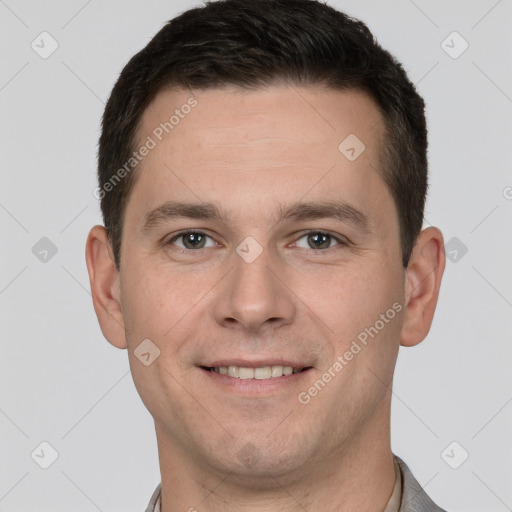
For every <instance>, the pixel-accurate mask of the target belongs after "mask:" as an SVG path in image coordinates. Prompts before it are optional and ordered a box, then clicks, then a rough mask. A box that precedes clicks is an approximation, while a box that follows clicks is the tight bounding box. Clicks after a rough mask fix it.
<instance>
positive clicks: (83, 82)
mask: <svg viewBox="0 0 512 512" xmlns="http://www.w3.org/2000/svg"><path fill="white" fill-rule="evenodd" d="M197 3H198V2H196V1H176V0H173V1H158V0H152V1H145V2H142V1H139V2H136V1H133V0H132V1H124V2H120V1H119V2H113V1H108V2H106V1H102V2H100V1H99V0H92V1H91V0H89V1H86V0H85V1H84V0H73V1H69V0H68V1H64V0H61V1H60V2H59V1H55V0H53V1H44V0H43V1H37V2H36V1H30V2H29V1H21V0H0V38H1V41H0V42H1V46H0V55H1V60H0V62H1V66H0V109H1V116H0V130H1V131H0V168H1V173H2V186H1V188H0V223H1V233H2V244H1V248H2V249H1V265H0V315H1V316H0V321H1V324H0V325H1V326H2V336H1V357H0V389H1V392H0V433H1V437H0V461H1V463H0V511H1V512H25V511H36V510H37V511H38V512H46V511H52V512H55V511H64V510H73V511H75V512H94V511H95V510H100V511H105V512H106V511H112V512H116V511H125V512H126V511H133V512H136V511H137V512H138V511H142V510H144V509H145V506H146V504H147V502H148V500H149V497H150V495H151V493H152V492H153V490H154V488H155V486H156V485H157V484H158V482H159V481H160V473H159V467H158V458H157V451H156V440H155V434H154V427H153V421H152V418H151V416H150V415H149V413H148V412H147V410H146V409H145V407H144V406H143V404H142V402H141V400H140V398H139V397H138V395H137V392H136V390H135V388H134V385H133V382H132V379H131V375H130V373H129V367H128V359H127V353H126V352H125V351H119V350H118V349H115V348H113V347H112V346H111V345H110V344H108V342H107V341H106V340H104V338H103V336H102V334H101V331H100V329H99V327H98V324H97V320H96V317H95V314H94V311H93V307H92V301H91V297H90V292H89V284H88V276H87V272H86V266H85V259H84V245H85V239H86V236H87V232H88V230H89V229H90V228H91V227H92V225H94V224H97V223H101V218H100V215H99V205H98V201H97V200H96V199H95V198H94V196H93V194H92V191H93V189H94V188H95V186H96V182H95V170H96V151H97V140H98V137H99V120H100V117H101V114H102V111H103V108H104V103H105V101H106V99H107V98H108V94H109V93H110V90H111V88H112V86H113V84H114V81H115V80H116V78H117V76H118V74H119V72H120V71H121V69H122V67H123V66H124V65H125V64H126V62H127V61H128V59H129V58H130V57H131V56H132V55H133V54H134V53H135V52H136V51H138V50H139V49H141V48H142V47H143V46H145V45H146V43H147V42H148V41H149V40H150V38H151V37H152V36H153V35H154V34H155V33H156V32H157V31H158V30H159V29H160V28H161V27H162V25H163V23H164V22H165V21H166V20H168V19H170V18H172V17H174V16H175V15H176V14H177V13H178V12H181V11H183V10H185V9H186V8H188V7H191V6H194V5H197ZM330 3H331V4H332V5H334V6H337V7H339V8H341V9H342V10H345V11H346V12H348V13H349V14H352V15H353V16H356V17H359V18H361V19H363V20H364V21H365V22H366V23H367V24H368V25H369V27H370V29H372V31H373V32H374V34H375V35H376V36H377V38H378V39H379V41H380V42H381V43H382V44H383V46H385V47H386V48H387V49H389V50H390V51H391V52H392V53H393V54H394V55H396V56H397V57H398V59H399V60H400V61H401V62H403V64H404V66H405V68H406V70H407V71H408V73H409V75H410V77H411V79H412V80H413V81H414V82H415V83H417V85H418V89H419V92H420V94H422V95H423V96H424V98H425V100H426V102H427V104H428V121H429V130H430V173H431V189H430V196H429V200H428V204H427V209H426V218H427V221H428V222H427V224H433V225H436V226H438V227H440V228H441V229H442V230H443V232H444V235H445V241H446V242H449V241H451V242H450V243H451V244H452V245H450V246H449V247H448V248H447V252H448V250H449V251H450V253H451V257H452V258H455V257H456V260H455V262H452V261H448V263H447V268H446V272H445V276H444V281H443V284H442V287H441V296H440V300H439V305H438V309H437V313H436V317H435V320H434V324H433V327H432V330H431V333H430V335H429V336H428V338H427V339H426V340H425V341H424V342H423V343H422V344H421V345H419V346H418V347H415V348H401V350H400V355H399V359H398V364H397V371H396V376H395V382H394V398H393V406H392V418H391V419H392V445H393V450H394V452H395V453H397V454H398V455H399V456H401V457H402V458H403V459H405V461H406V462H407V463H408V464H409V466H410V467H411V469H412V471H413V473H414V474H415V476H416V477H417V479H418V480H419V482H420V483H421V484H422V485H423V486H424V487H425V488H426V491H427V492H428V493H429V494H430V495H431V497H432V498H433V499H434V500H435V501H436V502H437V503H438V504H439V505H441V506H443V507H444V508H446V509H447V510H448V511H450V512H462V511H464V512H472V511H474V512H476V511H478V512H481V511H483V510H485V511H486V512H502V511H506V510H512V486H511V485H510V484H511V481H512V442H511V432H512V382H511V380H512V379H511V370H510V369H511V355H512V354H511V352H512V348H511V347H512V345H511V343H510V332H511V330H512V315H511V312H512V310H511V308H512V273H511V272H510V262H511V261H512V243H511V229H510V226H511V222H510V221H511V216H512V188H511V187H512V174H511V172H510V159H509V155H510V144H511V141H512V139H511V135H512V130H511V114H512V99H511V98H512V76H511V75H512V73H511V68H510V65H511V60H510V59H511V58H510V55H511V54H512V36H511V33H512V31H511V30H510V28H511V26H512V1H511V0H500V1H496V0H482V1H478V2H477V1H471V2H470V1H462V0H460V1H454V0H451V1H448V2H447V1H441V0H438V1H426V0H415V1H414V2H413V1H412V0H393V1H386V2H381V1H377V0H375V1H363V2H361V1H359V2H358V1H355V0H353V1H348V0H339V1H334V0H332V1H331V2H330ZM43 31H47V32H48V33H49V34H51V36H52V38H54V39H55V40H56V41H57V42H58V45H59V46H58V49H57V50H56V51H55V52H54V53H53V54H52V55H50V56H49V57H48V58H46V59H43V58H41V57H40V56H39V54H38V53H36V51H34V50H33V49H32V47H31V43H32V41H35V43H34V44H38V45H39V47H44V49H45V51H47V50H48V49H49V48H51V46H50V45H51V40H50V39H48V38H47V36H39V34H40V33H41V32H43ZM454 31H457V32H458V33H459V34H460V35H461V36H462V38H463V39H464V40H465V41H467V43H468V44H469V47H468V49H467V50H466V51H465V52H464V53H462V54H461V55H460V56H458V58H453V56H454V55H455V54H457V53H459V52H460V50H462V49H463V47H464V40H462V39H460V38H458V36H456V35H453V34H452V33H453V32H454ZM43 37H46V38H47V39H45V40H44V42H43V43H41V38H43ZM443 41H445V43H442V42H443ZM42 50H43V48H40V49H39V51H42ZM445 50H447V51H448V53H451V54H452V55H451V56H450V55H449V54H448V53H447V51H445ZM42 237H47V238H49V239H50V240H51V241H52V242H53V244H55V246H56V247H57V253H56V254H55V255H54V256H52V257H51V253H48V255H47V261H46V262H43V261H40V259H39V258H41V257H44V253H41V254H39V258H38V257H36V255H35V254H34V253H33V247H34V246H35V245H36V243H37V242H38V241H39V240H40V239H41V238H42ZM452 238H455V240H452ZM457 244H458V245H457ZM461 244H464V246H465V247H467V253H466V254H463V251H461V247H462V245H461ZM38 250H41V249H40V247H39V246H36V249H35V250H34V252H36V254H37V253H38ZM454 251H457V253H455V252H454ZM43 441H46V442H47V443H49V444H50V445H51V446H52V447H53V448H54V449H55V450H56V451H57V452H58V458H57V459H56V461H55V462H54V463H53V464H52V465H51V466H50V467H49V468H48V469H42V468H41V467H40V466H39V465H38V464H37V463H36V462H35V460H36V461H38V462H39V463H40V464H41V463H43V464H44V462H45V461H46V462H47V463H48V462H50V461H51V460H50V458H49V457H51V451H50V449H49V448H48V447H46V446H45V445H43V446H42V447H41V446H40V443H41V442H43ZM453 441H456V442H457V443H458V444H457V445H452V446H450V447H449V448H448V450H446V451H445V449H446V448H447V447H448V446H449V445H450V444H451V443H452V442H453ZM34 450H35V452H34ZM464 451H467V452H468V453H469V458H468V459H467V460H466V461H465V462H464V463H463V464H462V465H460V467H458V469H452V467H450V465H449V464H448V462H449V463H450V464H451V465H453V466H456V465H458V464H460V462H461V461H462V460H463V455H464ZM33 452H34V455H33V458H32V457H31V453H33ZM443 453H444V457H443V456H442V454H443ZM368 485H371V482H369V483H368Z"/></svg>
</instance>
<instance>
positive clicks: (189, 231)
mask: <svg viewBox="0 0 512 512" xmlns="http://www.w3.org/2000/svg"><path fill="white" fill-rule="evenodd" d="M188 234H198V235H204V236H206V237H208V238H210V239H212V240H213V238H212V237H211V236H210V235H207V234H206V233H204V232H203V231H197V230H194V229H189V230H187V231H181V232H180V233H178V234H176V235H174V236H173V237H172V238H170V239H169V240H168V241H167V242H165V245H172V243H173V242H175V241H176V240H178V239H179V238H180V237H182V236H184V235H188ZM310 234H319V235H327V236H329V237H331V239H332V240H335V241H336V242H338V243H337V244H336V245H334V246H331V247H327V249H312V248H310V247H309V248H308V249H310V250H311V251H313V252H315V253H322V252H326V251H328V250H329V249H333V248H334V247H337V246H338V245H339V246H345V247H346V246H348V242H347V241H346V240H344V239H342V238H340V237H338V236H336V235H334V234H332V233H329V232H328V231H320V230H318V229H310V230H308V231H304V232H302V233H301V234H300V236H299V237H298V238H297V241H298V240H300V239H301V238H303V237H305V236H308V235H310ZM200 249H203V248H200ZM200 249H187V248H184V249H183V248H181V247H177V248H175V249H174V250H176V251H179V252H181V253H190V252H194V251H199V250H200ZM206 249H209V247H206ZM301 249H304V248H303V247H302V248H301Z"/></svg>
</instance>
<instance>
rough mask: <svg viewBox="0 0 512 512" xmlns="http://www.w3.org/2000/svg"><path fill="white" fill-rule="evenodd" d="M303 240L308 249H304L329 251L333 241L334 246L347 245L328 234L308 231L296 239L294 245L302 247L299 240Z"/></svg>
mask: <svg viewBox="0 0 512 512" xmlns="http://www.w3.org/2000/svg"><path fill="white" fill-rule="evenodd" d="M303 238H305V239H306V243H307V244H308V247H305V249H330V248H331V247H332V245H331V243H332V242H333V241H335V242H336V243H335V244H334V245H347V244H346V242H344V241H343V240H342V239H340V238H338V237H336V236H334V235H331V234H330V233H325V232H324V231H309V232H308V233H305V234H304V235H302V236H301V237H300V238H298V240H297V242H296V243H295V244H294V245H296V246H298V247H304V246H301V245H299V240H301V239H303Z"/></svg>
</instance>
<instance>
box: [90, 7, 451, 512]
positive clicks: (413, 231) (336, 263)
mask: <svg viewBox="0 0 512 512" xmlns="http://www.w3.org/2000/svg"><path fill="white" fill-rule="evenodd" d="M426 134H427V132H426V127H425V117H424V103H423V100H422V99H421V98H420V97H419V96H418V94H417V93H416V91H415V89H414V87H413V85H412V84H411V82H410V81H409V80H408V78H407V76H406V74H405V72H404V71H403V69H402V67H401V66H400V64H398V63H397V62H396V61H395V60H394V59H393V57H391V56H390V55H389V53H388V52H386V51H385V50H383V49H382V48H381V47H380V46H378V44H377V43H376V42H375V41H374V39H373V37H372V35H371V34H370V32H369V31H368V29H367V28H366V26H365V25H364V24H362V23H361V22H358V21H356V20H353V19H351V18H349V17H347V16H346V15H344V14H342V13H340V12H338V11H336V10H334V9H333V8H331V7H328V6H327V5H324V4H322V3H319V2H316V1H313V0H254V1H251V2H247V1H246V0H224V1H217V2H209V3H207V4H206V5H205V6H204V7H201V8H196V9H192V10H189V11H187V12H185V13H183V14H182V15H180V16H178V17H177V18H175V19H174V20H171V21H170V22H169V23H167V24H166V25H165V26H164V28H162V29H161V30H160V32H159V33H158V34H157V35H156V36H155V37H154V38H153V39H152V40H151V41H150V43H149V44H148V45H147V46H146V48H144V49H143V50H142V51H141V52H140V53H138V54H137V55H135V56H134V57H133V58H132V59H131V60H130V62H129V63H128V64H127V65H126V67H125V68H124V70H123V72H122V73H121V75H120V77H119V79H118V81H117V83H116V85H115V87H114V89H113V91H112V94H111V96H110V99H109V101H108V104H107V106H106V109H105V113H104V116H103V125H102V134H101V138H100V145H99V169H98V175H99V187H98V189H97V195H98V197H99V198H100V199H101V208H102V213H103V217H104V222H105V227H103V226H95V227H93V228H92V230H91V231H90V234H89V237H88V240H87V248H86V259H87V266H88V271H89V276H90V283H91V290H92V296H93V302H94V308H95V311H96V314H97V316H98V319H99V323H100V326H101V329H102V332H103V334H104V336H105V338H106V339H107V340H108V341H109V342H110V343H111V344H112V345H114V346H116V347H119V348H127V349H128V356H129V361H130V367H131V371H132V374H133V378H134V382H135V385H136V387H137V390H138V392H139V394H140V396H141V398H142V400H143V402H144V404H145V405H146V407H147V408H148V410H149V411H150V413H151V414H152V416H153V418H154V420H155V430H156V435H157V442H158V452H159V460H160V470H161V477H162V479H161V485H159V486H158V487H157V489H156V491H155V493H154V495H153V497H152V498H151V502H150V504H149V506H148V509H147V510H148V511H161V512H175V511H186V510H188V511H194V510H197V511H199V512H203V511H204V512H207V511H214V510H223V511H232V510H237V511H248V510H251V511H273V512H275V511H288V510H308V511H318V510H322V511H326V512H330V511H345V512H349V511H358V512H382V511H385V512H397V511H402V512H404V511H440V510H441V509H440V508H439V507H437V506H436V505H435V504H434V503H433V502H432V501H431V500H430V499H429V497H428V496H427V495H426V494H425V492H424V491H423V490H422V489H421V487H420V486H419V484H418V483H417V481H416V480H415V479H414V477H413V476H412V474H411V472H410V471H409V469H408V468H407V466H406V465H405V463H404V462H403V461H402V460H401V459H399V458H398V457H396V456H394V454H393V453H392V450H391V446H390V404H391V389H392V380H393V372H394V367H395V363H396V358H397V354H398V350H399V346H400V345H402V346H413V345H416V344H418V343H420V342H421V341H422V340H423V339H424V338H425V336H426V335H427V333H428V331H429V329H430V325H431V322H432V318H433V314H434V310H435V306H436V303H437V298H438V294H439V288H440V282H441V278H442V274H443V270H444V265H445V259H444V252H443V236H442V234H441V232H440V231H439V230H438V229H437V228H434V227H429V228H427V229H424V230H423V231H422V230H421V228H422V222H423V208H424V203H425V195H426V190H427V161H426V149H427V135H426Z"/></svg>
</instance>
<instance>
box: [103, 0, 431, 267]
mask: <svg viewBox="0 0 512 512" xmlns="http://www.w3.org/2000/svg"><path fill="white" fill-rule="evenodd" d="M277 81H280V82H281V81H285V82H287V83H290V84H294V85H299V86H306V85H324V86H327V87H329V88H332V89H334V90H347V89H358V90H362V91H365V92H366V93H367V94H369V95H370V97H371V98H373V100H374V101H375V102H376V104H377V105H378V107H379V108H380V110H381V112H382V114H383V117H384V120H385V125H386V144H385V149H384V152H383V155H382V161H383V162H384V164H383V169H382V170H381V172H382V176H383V178H384V181H385V182H386V184H387V186H388V187H389V190H390V192H391V194H392V196H393V199H394V202H395V205H396V208H397V212H398V219H399V225H400V241H401V246H402V263H403V266H404V267H407V265H408V262H409V258H410V255H411V252H412V249H413V247H414V244H415V242H416V239H417V236H418V234H419V233H420V231H421V227H422V224H423V212H424V207H425V200H426V193H427V187H428V183H427V181H428V176H427V129H426V121H425V114H424V107H425V105H424V101H423V99H422V98H421V97H420V96H419V95H418V93H417V92H416V89H415V87H414V85H413V84H412V83H411V82H410V80H409V79H408V78H407V75H406V73H405V71H404V69H403V67H402V66H401V65H400V63H398V62H397V61H396V59H395V58H394V57H393V56H392V55H391V54H390V53H389V52H387V51H386V50H384V49H383V48H382V47H381V46H380V45H379V44H378V43H377V42H376V41H375V39H374V37H373V35H372V34H371V32H370V31H369V29H368V28H367V27H366V25H365V24H364V23H362V22H361V21H358V20H355V19H353V18H351V17H349V16H347V15H345V14H343V13H342V12H339V11H337V10H336V9H334V8H332V7H329V6H328V5H326V4H324V3H321V2H319V1H317V0H251V1H247V0H217V1H208V2H206V3H205V5H204V6H203V7H197V8H193V9H190V10H188V11H186V12H184V13H183V14H181V15H180V16H178V17H176V18H174V19H172V20H170V21H169V22H167V23H166V24H165V26H164V27H163V28H162V29H161V30H160V31H159V32H158V33H157V34H156V35H155V36H154V37H153V39H152V40H151V41H150V42H149V43H148V44H147V46H146V47H145V48H143V49H142V50H141V51H140V52H139V53H137V54H136V55H135V56H133V57H132V58H131V59H130V61H129V62H128V64H126V66H125V67H124V69H123V71H122V72H121V74H120V76H119V78H118V80H117V82H116V84H115V86H114V88H113V90H112V93H111V95H110V98H109V100H108V102H107V105H106V107H105V112H104V114H103V119H102V132H101V136H100V140H99V150H98V179H99V189H98V190H100V191H101V195H100V198H101V211H102V214H103V220H104V223H105V228H106V230H107V234H108V237H109V240H110V242H111V243H112V247H113V252H114V257H115V262H116V267H117V269H118V270H119V269H120V266H121V261H120V259H121V239H122V230H123V219H124V212H125V209H126V204H127V201H128V198H129V196H130V192H131V190H132V187H133V184H134V173H132V172H125V173H123V175H125V176H124V177H123V178H122V179H116V181H115V182H113V178H116V172H118V170H120V169H121V168H122V167H123V166H126V162H127V161H129V159H130V157H131V156H132V154H133V152H134V150H135V148H134V145H135V143H136V136H137V129H138V126H139V124H140V119H141V116H142V114H143V112H144V109H145V108H146V107H147V106H148V105H149V103H150V102H151V100H152V99H154V97H155V96H156V94H157V93H158V92H160V91H162V90H163V89H168V88H170V87H174V86H176V87H184V88H187V89H191V90H193V89H198V90H199V89H208V88H220V87H223V86H227V85H236V86H240V87H243V88H252V89H254V88H263V87H265V86H268V85H271V84H273V83H275V82H277ZM125 169H126V167H125ZM117 178H119V175H117ZM109 183H110V186H108V187H107V184H109ZM107 189H108V191H107Z"/></svg>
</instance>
